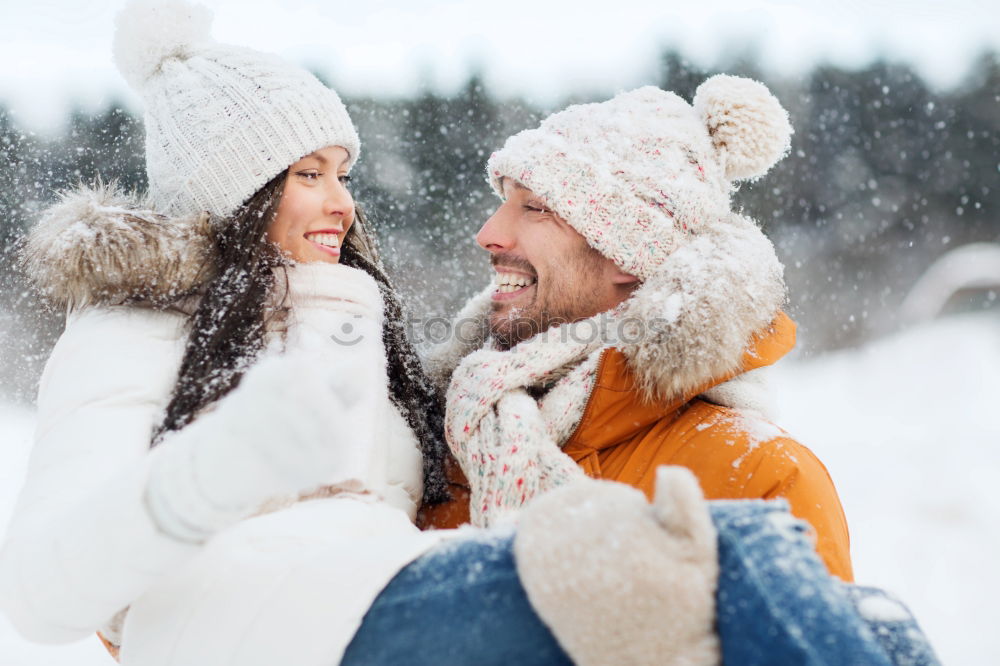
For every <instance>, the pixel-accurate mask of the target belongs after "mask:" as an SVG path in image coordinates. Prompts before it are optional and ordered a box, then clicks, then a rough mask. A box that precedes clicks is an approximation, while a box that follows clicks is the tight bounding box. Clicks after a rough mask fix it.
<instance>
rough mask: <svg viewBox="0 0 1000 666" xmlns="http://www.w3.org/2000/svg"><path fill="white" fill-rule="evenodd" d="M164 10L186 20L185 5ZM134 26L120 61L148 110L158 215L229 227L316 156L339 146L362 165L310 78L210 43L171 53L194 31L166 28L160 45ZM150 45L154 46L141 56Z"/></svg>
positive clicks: (124, 28) (346, 123)
mask: <svg viewBox="0 0 1000 666" xmlns="http://www.w3.org/2000/svg"><path fill="white" fill-rule="evenodd" d="M146 4H150V3H146ZM152 4H153V5H155V3H152ZM164 4H165V5H168V6H169V7H170V8H171V12H168V13H166V14H165V15H166V16H175V17H179V18H178V19H177V20H183V18H184V12H183V11H181V10H182V9H183V7H184V6H186V3H183V2H177V1H176V0H174V1H173V2H169V3H164ZM190 7H191V8H192V12H194V6H193V5H192V6H190ZM147 9H148V8H147ZM154 9H155V6H154ZM194 13H196V12H194ZM128 18H129V15H128V14H123V19H122V20H121V21H120V22H119V26H118V33H119V34H117V35H116V38H115V41H116V61H117V62H118V64H119V67H120V68H121V69H122V73H123V74H124V75H125V76H126V78H128V79H129V81H130V83H132V84H133V86H135V87H136V90H137V92H138V93H139V94H140V95H141V96H142V98H143V102H144V105H145V108H146V115H145V122H146V171H147V174H148V176H149V194H150V198H151V201H152V204H153V205H154V207H155V208H156V209H157V210H158V211H159V212H161V213H163V214H166V215H174V216H180V215H190V214H193V213H198V212H208V213H211V214H213V215H217V216H220V217H226V216H228V215H230V214H232V213H233V212H234V211H235V210H236V209H237V208H238V207H239V206H240V205H241V204H242V203H244V202H245V201H246V200H247V199H248V198H249V197H250V196H251V195H253V194H254V193H255V192H256V191H257V190H259V189H260V188H261V186H263V185H264V184H265V183H267V182H268V181H269V180H271V179H272V178H274V177H275V176H277V175H278V174H280V173H281V172H282V171H284V170H285V169H287V168H288V166H289V165H291V164H292V163H294V162H296V161H298V160H299V159H300V158H302V157H303V156H305V155H308V154H309V153H311V152H313V151H315V150H318V149H320V148H325V147H327V146H341V147H343V148H345V149H346V150H347V152H348V153H349V156H350V159H349V163H348V165H347V166H348V168H350V166H352V165H353V164H354V162H355V161H356V160H357V158H358V154H359V151H360V140H359V138H358V134H357V131H356V130H355V128H354V125H353V123H352V122H351V119H350V117H349V116H348V114H347V110H346V109H345V108H344V105H343V103H342V102H341V100H340V98H339V97H338V96H337V93H336V92H334V91H333V90H330V89H329V88H327V87H326V86H324V85H323V84H322V83H320V81H319V80H318V79H317V78H316V77H315V76H313V75H312V74H310V73H309V72H307V71H305V70H303V69H301V68H299V67H296V66H293V65H291V64H289V63H287V62H285V61H283V60H281V59H280V58H278V57H276V56H273V55H269V54H265V53H260V52H257V51H253V50H251V49H246V48H240V47H236V46H229V45H225V44H219V43H216V42H213V41H210V40H207V39H205V40H203V41H200V42H195V43H183V44H178V45H176V47H171V44H170V43H169V36H171V35H175V36H176V38H177V39H178V40H181V39H184V40H191V39H193V37H192V34H196V31H193V29H192V30H180V29H173V30H172V29H171V26H165V30H166V34H167V37H163V36H157V35H155V34H153V33H152V32H151V30H152V28H151V24H150V21H147V20H138V19H135V20H133V21H131V22H130V21H129V20H127V19H128ZM144 38H147V39H148V41H149V42H151V44H152V46H150V47H147V48H143V45H144ZM154 47H155V48H154ZM156 58H160V59H161V60H160V61H159V62H158V63H157V62H155V60H156Z"/></svg>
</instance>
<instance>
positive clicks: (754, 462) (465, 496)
mask: <svg viewBox="0 0 1000 666" xmlns="http://www.w3.org/2000/svg"><path fill="white" fill-rule="evenodd" d="M794 344H795V324H794V322H792V320H791V319H789V318H788V317H787V316H785V315H784V314H781V315H779V317H778V318H777V319H776V320H775V321H774V323H773V324H772V326H771V327H770V329H769V330H767V331H766V332H764V333H762V334H760V335H758V336H757V337H756V338H755V339H754V341H753V343H752V344H751V345H750V348H749V349H748V350H747V351H746V352H745V353H744V355H743V371H748V370H753V369H755V368H760V367H764V366H767V365H770V364H772V363H774V362H775V361H777V360H778V359H779V358H781V357H782V356H784V355H785V354H786V353H787V352H788V351H789V350H790V349H791V348H792V347H793V346H794ZM731 378H732V377H731V376H730V377H721V378H718V379H717V380H714V381H712V382H709V383H708V384H707V385H706V386H702V387H699V388H697V389H696V390H692V391H691V392H689V393H688V394H687V395H685V396H682V397H681V398H679V399H677V400H674V401H671V402H666V403H660V404H654V403H651V402H649V401H647V400H644V399H643V398H642V396H641V394H640V392H639V391H638V390H637V388H636V386H635V381H634V379H633V377H632V375H631V372H630V370H629V368H628V366H627V362H626V359H625V356H624V354H622V353H621V352H620V351H619V350H617V349H608V350H606V351H605V352H604V353H603V355H602V357H601V361H600V364H599V366H598V370H597V379H596V382H595V385H594V389H593V391H592V393H591V395H590V398H589V399H588V401H587V405H586V407H585V409H584V412H583V417H582V418H581V420H580V423H579V425H578V426H577V429H576V431H575V432H574V433H573V434H572V435H571V436H570V438H569V439H568V440H567V442H566V444H565V446H564V447H563V451H564V452H565V453H566V455H568V456H570V457H571V458H572V459H573V460H574V461H576V463H577V464H579V465H580V467H581V468H583V470H584V472H586V473H587V474H588V475H589V476H591V477H594V478H600V479H610V480H613V481H620V482H622V483H627V484H629V485H631V486H634V487H636V488H639V489H640V490H642V491H643V492H644V493H646V495H647V496H648V497H650V498H651V497H652V494H653V487H654V482H655V478H656V468H657V467H658V466H660V465H681V466H683V467H686V468H688V469H690V470H691V471H692V472H693V473H694V475H695V476H696V477H697V478H698V480H699V481H700V482H701V487H702V490H703V491H704V493H705V496H706V497H707V498H708V499H774V498H777V497H781V498H784V499H786V500H787V501H788V503H789V504H790V506H791V510H792V513H793V514H795V515H796V516H798V517H799V518H802V519H803V520H805V521H807V522H808V523H809V524H810V525H812V527H813V529H814V530H815V536H816V550H817V552H818V553H819V555H820V557H821V558H822V559H823V561H824V562H825V563H826V566H827V568H828V569H829V570H830V572H831V573H832V574H834V575H836V576H838V577H840V578H841V579H843V580H845V581H851V580H853V572H852V568H851V557H850V539H849V536H848V532H847V521H846V519H845V517H844V510H843V507H842V506H841V504H840V499H839V498H838V496H837V491H836V489H835V488H834V485H833V481H832V480H831V479H830V474H829V472H827V470H826V468H825V467H824V466H823V463H821V462H820V461H819V459H818V458H817V457H816V456H815V455H814V454H813V453H812V451H810V450H809V449H807V448H806V447H805V446H803V445H802V444H800V443H799V442H797V441H795V440H794V439H792V438H791V437H789V436H788V434H787V433H785V432H784V431H782V430H781V429H779V428H777V427H775V426H774V425H772V424H770V423H768V422H767V421H765V420H763V419H762V418H759V417H755V416H751V415H749V414H748V413H746V412H741V411H739V410H736V409H730V408H727V407H722V406H719V405H715V404H712V403H710V402H708V401H707V400H705V399H704V398H701V397H698V396H699V395H700V394H701V393H702V392H704V391H706V390H707V389H709V388H711V387H712V386H714V385H717V384H720V383H722V382H724V381H727V380H729V379H731ZM449 479H450V481H451V484H450V485H451V491H452V495H453V499H452V500H451V501H450V502H448V503H445V504H441V505H437V506H432V507H426V508H425V509H424V510H423V511H422V514H421V525H422V526H423V527H425V528H431V527H433V528H448V527H457V526H458V525H461V524H463V523H466V522H468V521H469V490H468V484H467V482H466V479H465V477H464V475H463V474H462V471H461V469H460V468H459V467H458V464H457V463H455V462H454V461H452V462H451V465H450V467H449Z"/></svg>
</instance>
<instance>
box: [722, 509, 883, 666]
mask: <svg viewBox="0 0 1000 666" xmlns="http://www.w3.org/2000/svg"><path fill="white" fill-rule="evenodd" d="M787 506H788V505H787V503H785V502H784V501H777V502H765V501H738V502H737V501H719V502H711V503H710V507H711V512H712V520H713V521H714V523H715V527H716V529H717V530H718V533H719V587H718V591H717V594H716V603H717V606H716V618H717V628H718V632H719V637H720V639H721V641H722V655H723V662H724V663H727V664H740V666H764V665H766V664H774V665H778V664H798V665H801V666H820V665H826V664H829V665H834V664H865V666H889V664H891V663H892V662H890V661H889V656H888V655H887V654H886V653H885V651H884V650H883V649H882V647H881V645H880V644H879V643H878V641H877V640H876V638H875V635H874V634H873V632H872V631H871V629H870V628H869V627H868V626H867V625H866V624H865V622H864V621H863V620H862V619H861V617H860V616H859V615H858V613H857V612H856V610H855V607H854V604H853V603H852V601H851V598H850V597H849V596H848V594H847V591H846V590H845V589H844V588H845V586H844V585H843V584H841V583H840V582H839V581H837V580H835V579H834V578H833V577H832V576H830V575H829V574H828V573H827V571H826V568H825V567H824V566H823V563H822V562H821V561H820V559H819V556H818V555H816V552H815V550H814V549H813V547H812V544H811V543H810V541H809V537H808V531H809V527H808V526H807V525H806V524H805V523H804V522H802V521H800V520H798V519H796V518H794V517H793V516H792V515H791V514H790V513H789V512H788V508H787Z"/></svg>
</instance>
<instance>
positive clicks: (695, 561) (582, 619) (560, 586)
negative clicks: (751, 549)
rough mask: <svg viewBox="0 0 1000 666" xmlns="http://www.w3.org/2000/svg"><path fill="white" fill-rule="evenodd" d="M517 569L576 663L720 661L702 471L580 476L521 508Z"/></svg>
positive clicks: (711, 536)
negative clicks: (651, 478) (648, 490)
mask: <svg viewBox="0 0 1000 666" xmlns="http://www.w3.org/2000/svg"><path fill="white" fill-rule="evenodd" d="M514 554H515V557H516V559H517V571H518V574H519V575H520V577H521V584H522V585H523V586H524V589H525V592H526V593H527V595H528V599H529V600H530V601H531V605H532V607H533V608H534V609H535V611H536V612H537V613H538V615H539V617H541V618H542V620H544V622H545V624H546V625H548V627H549V629H551V630H552V633H553V634H554V635H555V637H556V639H557V640H558V641H559V644H560V645H561V646H562V647H563V649H564V650H566V653H567V654H568V655H569V656H570V658H571V659H572V660H573V663H575V664H581V665H582V666H605V665H606V664H634V665H636V666H645V665H649V666H654V665H655V666H682V665H683V666H715V665H716V664H718V663H719V662H720V657H719V644H718V638H717V637H716V635H715V630H714V623H715V585H716V580H717V578H718V570H719V566H718V562H717V559H716V534H715V528H714V526H713V525H712V519H711V517H710V515H709V511H708V505H707V504H706V503H705V500H704V498H703V497H702V494H701V488H700V487H699V486H698V482H697V480H695V478H694V475H693V474H691V472H689V471H688V470H686V469H683V468H680V467H661V468H660V469H659V470H658V471H657V483H656V498H655V500H654V501H653V504H652V506H650V505H649V504H648V503H647V502H646V498H645V496H644V495H643V494H642V493H641V492H639V491H638V490H636V489H635V488H631V487H628V486H626V485H624V484H621V483H613V482H610V481H595V480H593V479H579V480H577V481H573V482H572V483H569V484H567V485H565V486H563V487H561V488H557V489H556V490H553V491H551V492H549V493H547V494H545V495H542V496H541V497H539V498H538V499H536V500H535V501H533V502H532V503H531V504H528V505H527V506H526V507H525V508H524V509H523V510H522V512H521V516H520V521H519V523H518V531H517V536H516V537H515V540H514Z"/></svg>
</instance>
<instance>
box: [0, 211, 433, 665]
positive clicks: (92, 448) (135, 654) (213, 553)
mask: <svg viewBox="0 0 1000 666" xmlns="http://www.w3.org/2000/svg"><path fill="white" fill-rule="evenodd" d="M101 194H102V193H90V196H91V197H92V198H93V199H94V201H91V202H90V204H87V202H81V201H77V202H75V203H76V204H77V206H80V207H84V206H85V205H89V206H90V207H89V208H87V209H86V210H74V211H72V213H73V214H72V215H71V216H70V217H73V218H74V219H77V218H86V219H87V224H89V225H91V226H89V227H87V228H85V229H83V230H80V229H77V230H75V231H72V230H69V229H70V227H69V226H67V224H68V223H67V224H64V225H63V226H64V228H63V229H62V231H61V234H62V235H60V236H58V240H59V241H60V242H65V243H67V247H72V243H71V242H69V241H72V240H73V239H72V238H67V234H70V236H71V235H72V233H77V234H78V235H79V237H78V238H76V241H78V242H79V241H83V240H85V239H86V238H92V237H93V233H92V231H93V228H92V227H93V225H94V224H96V225H97V226H98V227H99V228H102V229H104V230H105V231H106V230H107V228H108V227H107V225H108V224H109V220H110V221H111V222H115V223H119V224H120V223H122V218H121V215H120V213H121V211H120V210H119V211H117V213H116V211H115V208H114V206H111V205H110V204H109V202H107V201H105V200H103V199H101ZM81 196H82V195H81ZM102 207H103V210H102ZM108 210H110V211H111V212H110V213H109V212H108ZM88 214H89V215H91V218H87V215H88ZM115 214H118V217H115ZM95 219H96V220H97V221H96V222H95ZM48 222H49V223H50V225H51V224H52V221H51V220H49V221H48ZM57 222H58V220H57ZM79 224H82V222H80V219H77V225H78V226H79ZM102 224H103V225H105V226H104V227H100V225H102ZM85 226H86V225H85ZM126 226H127V225H126ZM118 231H120V230H118ZM53 233H54V232H53ZM115 233H117V231H116V232H115ZM162 249H163V248H159V250H161V252H160V253H159V255H158V257H160V258H162V256H160V255H162V254H163V253H162ZM90 268H94V266H90ZM98 269H99V270H98V271H97V272H98V273H100V270H104V273H105V275H104V277H101V276H99V275H97V274H96V273H95V275H97V277H95V279H98V280H99V279H107V275H106V273H107V272H108V270H110V269H108V268H107V267H103V268H102V267H98ZM68 270H72V269H68ZM170 270H171V268H170V267H163V268H162V271H161V272H160V274H161V275H164V276H167V275H173V274H172V273H170ZM49 284H52V283H51V282H50V283H49ZM74 285H75V283H74ZM75 286H78V285H75ZM289 288H290V294H289V296H290V301H291V313H290V317H289V319H288V321H287V332H286V334H284V335H282V336H277V335H274V336H272V339H273V341H275V344H274V345H272V346H287V350H288V351H296V352H299V353H307V354H310V355H314V356H315V359H316V363H317V364H324V363H338V362H341V361H343V359H345V358H346V359H347V364H348V365H349V366H350V370H349V371H350V372H351V373H352V381H356V382H358V385H359V387H361V390H359V394H364V395H368V396H372V397H371V398H370V399H364V400H361V401H360V402H359V404H358V405H356V407H357V408H358V409H362V410H368V413H370V421H368V423H369V424H370V428H368V429H363V428H360V427H357V426H355V427H356V428H357V431H356V432H353V433H352V439H351V442H352V446H351V447H350V449H349V455H346V456H345V460H344V465H343V469H341V470H340V471H339V472H338V473H337V475H336V477H337V478H331V479H330V484H329V485H328V486H326V487H324V488H322V489H320V491H318V492H316V493H312V494H310V496H309V497H295V496H290V497H274V498H271V500H270V501H268V502H267V503H266V505H264V506H261V507H259V509H258V510H257V512H256V515H254V516H253V517H249V518H247V519H245V520H242V521H240V522H238V523H236V524H235V525H233V526H231V527H228V528H226V529H223V530H222V531H220V532H218V533H217V534H215V535H214V536H213V537H212V538H210V539H209V540H208V541H207V542H205V543H203V544H199V543H190V542H184V541H182V540H178V539H176V538H174V537H172V536H168V535H167V534H165V533H163V531H162V530H161V529H159V528H158V525H157V524H156V523H155V522H154V521H153V520H152V519H151V516H150V511H149V509H148V507H147V505H146V502H145V501H144V497H145V490H146V487H147V480H148V478H149V471H150V468H151V464H152V463H151V461H153V460H154V458H155V456H157V455H160V452H161V450H164V449H166V447H169V446H170V439H169V437H168V438H167V439H165V440H164V442H163V443H162V444H161V445H160V446H158V447H156V448H155V449H153V450H151V449H150V447H149V443H150V436H151V433H152V431H153V428H154V426H155V425H156V423H157V422H158V419H159V418H161V416H162V410H163V408H164V407H165V406H166V404H167V401H168V398H169V395H170V392H171V390H172V387H173V385H174V382H175V381H176V376H177V370H178V368H179V365H180V360H181V356H182V353H183V349H184V344H185V340H186V329H185V320H186V319H185V315H183V314H182V313H179V312H171V311H166V310H161V309H154V308H150V307H145V306H142V305H118V306H107V305H94V306H89V307H78V308H77V309H76V310H74V311H73V312H72V313H71V314H70V315H69V317H68V319H67V324H66V329H65V332H64V333H63V335H62V337H61V338H60V339H59V341H58V343H57V344H56V347H55V349H54V350H53V352H52V355H51V357H50V359H49V361H48V364H47V365H46V368H45V371H44V374H43V377H42V380H41V384H40V387H39V395H38V420H37V432H36V442H35V447H34V450H33V453H32V458H31V463H30V466H29V471H28V476H27V480H26V482H25V485H24V488H23V490H22V492H21V495H20V498H19V500H18V503H17V506H16V508H15V511H14V515H13V518H12V520H11V522H10V525H9V529H8V532H7V535H6V539H5V543H4V546H3V550H2V553H0V599H2V605H3V610H4V611H5V612H6V613H7V614H8V615H9V616H10V619H11V621H12V623H13V624H14V626H15V627H17V628H18V629H19V630H20V631H21V632H22V633H23V634H24V635H25V636H26V637H28V638H30V639H32V640H35V641H39V642H52V643H59V642H69V641H75V640H78V639H81V638H84V637H86V636H88V635H89V634H92V633H93V632H95V631H98V630H100V631H102V633H103V634H104V635H106V636H107V637H108V638H109V639H110V640H112V642H116V643H120V645H121V653H120V659H121V662H122V663H124V664H141V665H142V666H159V665H161V664H162V665H166V664H171V665H178V666H179V665H184V666H198V665H201V664H205V665H208V664H211V665H213V666H221V665H223V664H241V665H247V664H277V663H286V664H296V665H297V666H308V665H310V664H317V665H319V664H324V665H326V666H329V665H331V664H335V663H337V661H338V660H339V658H340V656H341V655H342V653H343V650H344V649H345V648H346V646H347V644H348V643H349V642H350V640H351V638H352V636H353V635H354V632H355V631H356V629H357V627H358V626H359V624H360V622H361V619H362V618H363V616H364V614H365V612H366V611H367V609H368V607H369V606H370V604H371V602H372V601H373V600H374V599H375V597H376V596H377V595H378V593H379V592H380V591H381V589H382V588H383V587H384V586H385V584H386V583H387V582H388V581H389V580H390V579H391V578H392V576H393V575H394V574H395V573H396V572H398V571H399V569H400V568H402V567H403V566H405V565H406V564H407V563H409V562H410V561H412V560H413V559H414V558H416V557H418V556H419V555H420V554H421V553H423V552H424V551H425V550H426V549H427V548H429V547H430V546H432V545H433V544H434V543H436V542H437V541H438V540H439V539H440V538H441V535H440V534H434V533H425V532H420V531H419V530H417V528H416V527H415V526H414V525H413V519H414V517H415V513H416V509H417V506H418V504H419V502H420V496H421V491H422V469H421V456H420V452H419V450H418V448H417V443H416V439H415V437H414V435H413V433H412V431H411V430H410V429H409V427H408V426H407V424H406V422H405V420H404V419H403V418H402V416H401V415H400V414H399V412H398V411H397V409H396V408H395V407H394V405H393V404H392V403H391V402H390V400H389V398H388V391H387V382H386V372H385V354H384V350H383V347H382V344H381V316H382V303H381V299H380V297H379V294H378V290H377V288H376V287H375V285H374V282H373V281H372V280H371V278H370V277H368V276H367V275H366V274H364V273H362V272H360V271H356V270H354V269H350V268H347V267H344V266H334V265H326V264H307V265H299V266H295V267H293V268H292V269H291V270H290V282H289ZM57 290H58V288H57ZM82 293H85V291H84V292H79V293H77V294H76V298H74V299H72V300H75V301H76V302H77V305H79V304H80V300H81V299H80V298H79V296H80V294H82ZM331 334H338V335H339V337H340V339H341V343H337V342H335V341H333V340H332V339H331V337H330V336H331ZM355 338H357V339H358V341H357V342H355V343H351V344H344V343H343V341H344V340H348V341H350V340H354V339H355ZM228 397H229V396H227V398H228ZM269 399H273V396H272V397H270V398H269ZM288 399H290V400H294V399H295V387H294V386H291V387H288ZM225 400H226V398H223V400H222V401H220V403H219V405H220V408H221V405H222V403H224V402H225ZM203 420H207V419H197V420H195V421H194V422H193V423H192V424H191V425H189V426H187V428H185V431H190V432H188V433H186V436H198V430H197V429H198V428H199V424H200V423H201V422H202V421H203ZM364 421H367V419H364ZM352 422H354V423H358V422H359V421H358V419H352ZM182 432H184V431H182Z"/></svg>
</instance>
